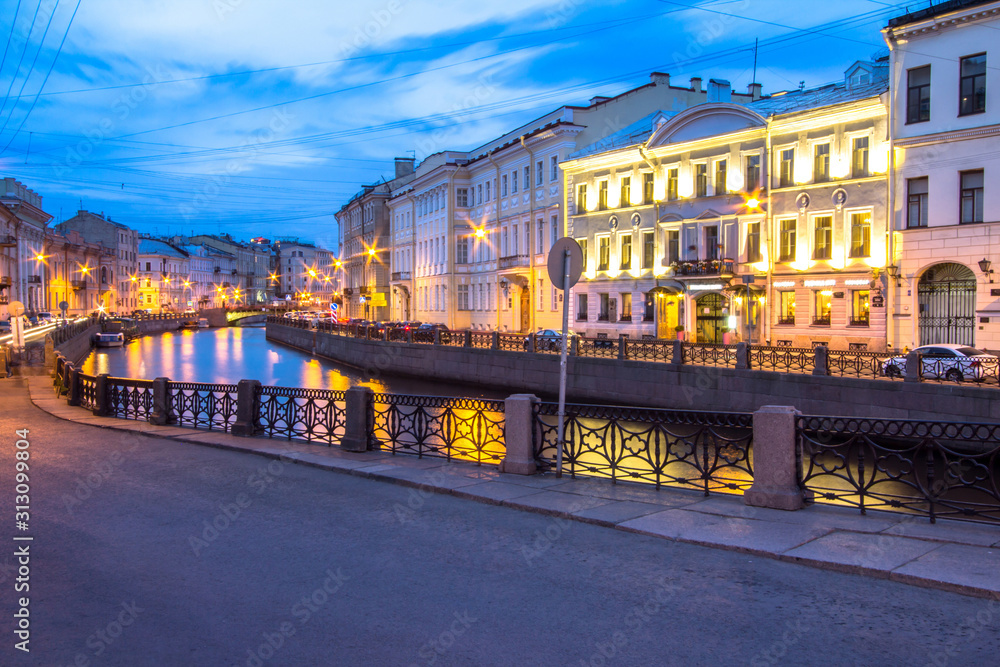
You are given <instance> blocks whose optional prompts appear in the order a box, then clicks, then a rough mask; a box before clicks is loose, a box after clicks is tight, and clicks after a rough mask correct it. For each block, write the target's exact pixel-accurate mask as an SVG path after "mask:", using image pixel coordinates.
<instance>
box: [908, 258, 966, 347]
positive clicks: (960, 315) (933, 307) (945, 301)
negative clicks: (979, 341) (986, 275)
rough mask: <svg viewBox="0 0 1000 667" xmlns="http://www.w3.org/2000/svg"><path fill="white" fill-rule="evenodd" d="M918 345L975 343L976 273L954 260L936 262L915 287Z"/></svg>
mask: <svg viewBox="0 0 1000 667" xmlns="http://www.w3.org/2000/svg"><path fill="white" fill-rule="evenodd" d="M917 303H918V307H919V311H920V318H919V320H918V327H919V333H920V344H921V345H935V344H936V345H940V344H947V343H954V344H955V345H969V346H970V347H971V346H974V345H975V340H976V330H975V327H976V324H975V322H976V274H974V273H973V272H972V270H971V269H969V268H968V267H967V266H964V265H962V264H958V263H955V262H947V263H944V264H935V265H934V266H932V267H931V268H929V269H927V270H926V271H925V272H924V274H923V275H922V276H920V283H919V284H918V286H917Z"/></svg>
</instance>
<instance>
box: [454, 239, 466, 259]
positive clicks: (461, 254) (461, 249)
mask: <svg viewBox="0 0 1000 667" xmlns="http://www.w3.org/2000/svg"><path fill="white" fill-rule="evenodd" d="M455 263H456V264H468V263H469V239H467V238H460V239H458V247H457V248H456V249H455Z"/></svg>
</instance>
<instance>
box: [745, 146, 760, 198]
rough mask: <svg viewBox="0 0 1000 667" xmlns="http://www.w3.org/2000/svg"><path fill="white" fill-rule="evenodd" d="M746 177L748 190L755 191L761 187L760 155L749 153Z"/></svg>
mask: <svg viewBox="0 0 1000 667" xmlns="http://www.w3.org/2000/svg"><path fill="white" fill-rule="evenodd" d="M746 177H747V178H746V191H747V192H754V191H755V190H756V189H757V188H759V187H760V155H747V157H746Z"/></svg>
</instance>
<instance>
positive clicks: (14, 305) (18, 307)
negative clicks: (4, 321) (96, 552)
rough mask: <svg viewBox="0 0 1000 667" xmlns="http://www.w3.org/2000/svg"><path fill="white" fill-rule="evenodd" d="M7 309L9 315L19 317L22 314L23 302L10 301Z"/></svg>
mask: <svg viewBox="0 0 1000 667" xmlns="http://www.w3.org/2000/svg"><path fill="white" fill-rule="evenodd" d="M7 310H8V311H9V312H10V316H11V317H21V315H24V304H23V303H21V302H20V301H11V302H10V304H9V305H8V306H7Z"/></svg>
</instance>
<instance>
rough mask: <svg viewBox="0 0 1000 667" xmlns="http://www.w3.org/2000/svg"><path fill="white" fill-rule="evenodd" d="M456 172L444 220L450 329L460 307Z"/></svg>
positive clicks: (450, 177)
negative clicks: (456, 248)
mask: <svg viewBox="0 0 1000 667" xmlns="http://www.w3.org/2000/svg"><path fill="white" fill-rule="evenodd" d="M455 171H457V169H456V170H453V171H452V172H451V173H450V174H448V186H447V189H446V190H445V197H447V201H446V202H445V209H444V218H445V221H446V222H445V224H446V226H447V229H445V233H444V256H445V262H446V266H447V270H446V272H445V276H446V278H445V285H444V302H445V305H446V308H447V311H446V312H447V313H448V328H449V329H454V328H455V309H456V306H457V305H458V290H457V289H456V288H455V285H456V282H457V281H456V280H455V253H454V252H453V249H454V248H453V247H452V241H453V240H454V238H455V215H454V213H455V207H454V197H455Z"/></svg>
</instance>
